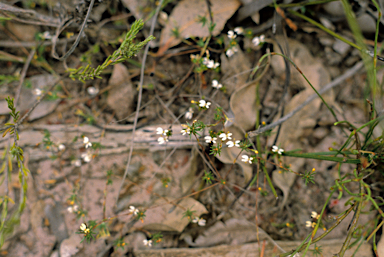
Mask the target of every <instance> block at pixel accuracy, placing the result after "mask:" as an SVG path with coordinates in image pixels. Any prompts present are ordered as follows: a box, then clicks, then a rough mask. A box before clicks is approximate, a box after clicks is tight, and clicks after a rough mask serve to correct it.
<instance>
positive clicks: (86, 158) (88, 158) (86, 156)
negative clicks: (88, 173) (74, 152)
mask: <svg viewBox="0 0 384 257" xmlns="http://www.w3.org/2000/svg"><path fill="white" fill-rule="evenodd" d="M81 158H83V160H84V161H85V162H90V161H91V160H92V154H91V153H90V152H86V153H83V154H81Z"/></svg>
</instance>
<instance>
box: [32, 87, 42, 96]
mask: <svg viewBox="0 0 384 257" xmlns="http://www.w3.org/2000/svg"><path fill="white" fill-rule="evenodd" d="M33 94H34V95H36V96H41V95H42V94H43V90H41V89H39V88H35V89H34V90H33Z"/></svg>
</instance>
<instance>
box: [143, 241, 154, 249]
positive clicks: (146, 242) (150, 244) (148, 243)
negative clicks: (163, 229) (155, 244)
mask: <svg viewBox="0 0 384 257" xmlns="http://www.w3.org/2000/svg"><path fill="white" fill-rule="evenodd" d="M143 243H144V245H145V246H148V247H151V246H152V240H147V239H144V240H143Z"/></svg>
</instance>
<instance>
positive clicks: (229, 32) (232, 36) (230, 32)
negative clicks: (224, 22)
mask: <svg viewBox="0 0 384 257" xmlns="http://www.w3.org/2000/svg"><path fill="white" fill-rule="evenodd" d="M228 38H230V39H235V38H236V34H235V32H234V31H233V30H229V31H228Z"/></svg>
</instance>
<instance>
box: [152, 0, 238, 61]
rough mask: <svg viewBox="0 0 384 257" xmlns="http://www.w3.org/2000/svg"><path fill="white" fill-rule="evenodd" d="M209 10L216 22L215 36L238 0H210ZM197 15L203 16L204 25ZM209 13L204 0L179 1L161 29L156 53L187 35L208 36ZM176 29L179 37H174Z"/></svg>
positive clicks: (235, 6)
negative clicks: (204, 19) (158, 47)
mask: <svg viewBox="0 0 384 257" xmlns="http://www.w3.org/2000/svg"><path fill="white" fill-rule="evenodd" d="M210 3H211V4H212V5H211V11H212V16H213V22H214V23H215V24H216V26H215V28H214V30H213V31H212V35H214V36H216V35H218V34H220V32H221V31H222V30H223V28H224V26H225V23H226V22H227V20H228V19H229V18H231V17H232V15H233V14H234V13H235V12H236V10H237V8H239V6H240V2H239V1H238V0H226V1H222V0H211V1H210ZM199 17H205V18H206V20H207V22H206V24H205V26H202V23H200V22H199V21H198V19H199ZM209 20H210V18H209V15H208V7H207V5H206V2H205V1H200V0H184V1H180V2H179V3H178V4H177V6H176V7H175V8H174V9H173V11H172V13H171V15H170V16H169V20H168V23H167V25H166V26H165V27H164V29H163V30H162V31H161V37H160V49H159V51H158V54H160V55H161V54H163V53H164V52H165V51H166V50H167V49H168V48H171V47H172V46H175V45H177V44H179V43H180V42H181V40H182V39H183V38H189V37H199V38H203V37H208V36H209V30H208V26H209V23H210V22H209ZM174 29H177V31H178V33H179V35H180V37H176V36H175V33H174V32H173V31H174Z"/></svg>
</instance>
